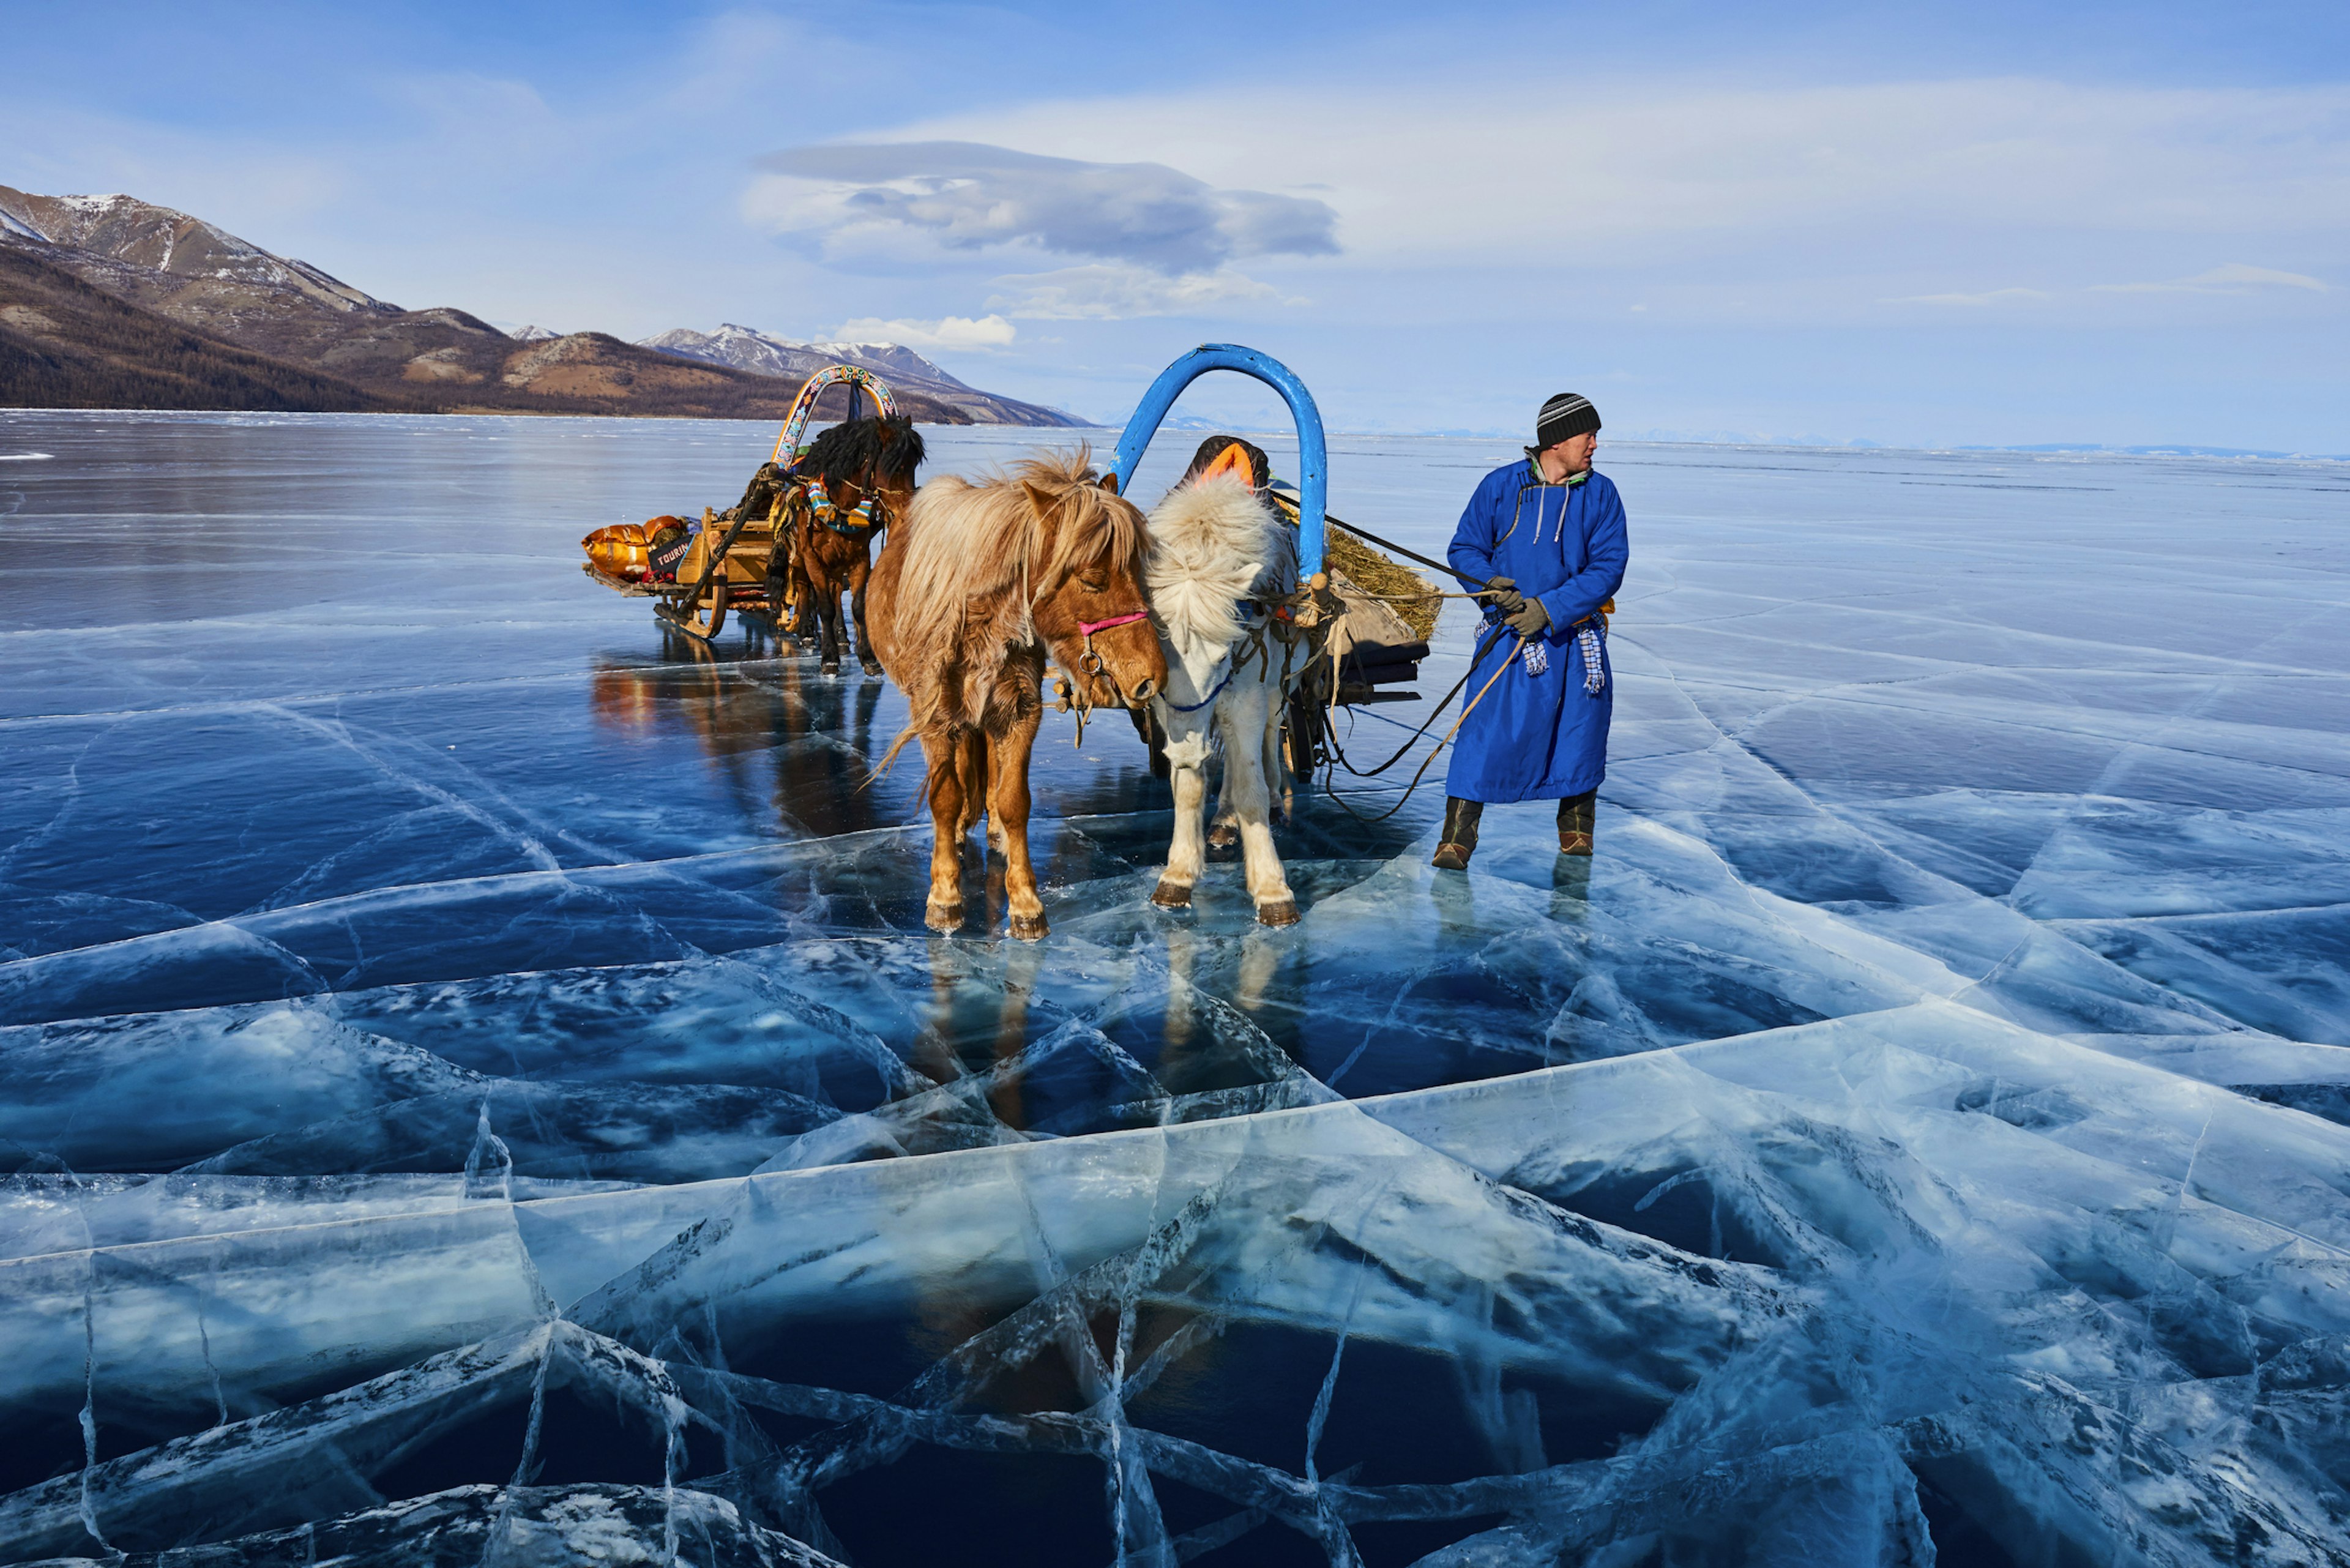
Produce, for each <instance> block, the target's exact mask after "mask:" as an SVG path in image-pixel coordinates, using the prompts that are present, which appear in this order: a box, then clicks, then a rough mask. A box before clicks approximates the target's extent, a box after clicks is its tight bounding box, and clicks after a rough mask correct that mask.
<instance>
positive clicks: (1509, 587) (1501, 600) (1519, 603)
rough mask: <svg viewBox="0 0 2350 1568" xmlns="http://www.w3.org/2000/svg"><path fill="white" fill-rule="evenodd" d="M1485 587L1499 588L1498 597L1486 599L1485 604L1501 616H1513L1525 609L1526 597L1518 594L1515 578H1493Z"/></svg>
mask: <svg viewBox="0 0 2350 1568" xmlns="http://www.w3.org/2000/svg"><path fill="white" fill-rule="evenodd" d="M1485 586H1486V587H1489V588H1499V589H1501V590H1502V591H1501V592H1500V593H1499V594H1498V595H1496V596H1495V597H1492V598H1490V599H1487V600H1486V601H1485V602H1486V603H1487V604H1489V605H1492V607H1494V608H1495V609H1497V610H1500V611H1501V612H1502V613H1503V615H1505V616H1512V615H1515V614H1517V613H1518V612H1519V611H1520V610H1522V609H1523V608H1525V607H1526V596H1525V595H1523V594H1522V593H1520V592H1518V579H1517V578H1515V577H1495V578H1494V579H1493V580H1492V582H1490V583H1488V584H1486V585H1485Z"/></svg>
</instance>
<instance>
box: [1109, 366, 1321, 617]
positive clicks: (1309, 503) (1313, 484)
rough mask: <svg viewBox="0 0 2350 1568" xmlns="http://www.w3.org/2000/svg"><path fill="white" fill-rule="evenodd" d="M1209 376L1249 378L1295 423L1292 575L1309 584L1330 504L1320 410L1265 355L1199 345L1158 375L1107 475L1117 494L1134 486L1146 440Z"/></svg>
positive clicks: (1302, 384) (1285, 369) (1121, 439)
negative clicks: (1113, 478) (1230, 373)
mask: <svg viewBox="0 0 2350 1568" xmlns="http://www.w3.org/2000/svg"><path fill="white" fill-rule="evenodd" d="M1210 370H1238V371H1239V372H1240V373H1241V374H1243V376H1254V377H1255V378H1256V379H1258V380H1260V381H1263V383H1264V384H1265V385H1266V386H1268V387H1271V388H1272V389H1274V391H1276V392H1279V393H1280V394H1281V399H1282V401H1284V402H1285V403H1287V404H1288V405H1289V415H1290V418H1292V419H1293V420H1295V421H1297V466H1298V470H1299V472H1298V475H1297V535H1298V537H1297V545H1298V549H1297V569H1298V574H1299V576H1301V577H1304V578H1311V577H1312V576H1314V574H1315V573H1316V572H1318V571H1320V570H1321V569H1322V539H1323V528H1324V523H1323V513H1324V509H1325V508H1326V506H1327V505H1328V504H1329V489H1330V454H1329V451H1328V449H1327V447H1326V445H1325V444H1324V442H1323V440H1322V410H1319V409H1317V408H1315V406H1314V394H1313V393H1311V392H1309V391H1307V390H1306V389H1305V382H1303V381H1301V380H1299V379H1297V377H1296V375H1295V373H1294V372H1292V371H1291V369H1289V367H1288V366H1286V365H1284V364H1283V363H1282V362H1281V361H1280V360H1278V359H1276V358H1274V357H1273V356H1272V355H1270V354H1265V353H1261V352H1259V351H1258V350H1256V349H1254V348H1242V347H1241V346H1240V345H1239V344H1237V343H1202V344H1201V345H1200V347H1198V348H1194V349H1192V350H1191V352H1190V353H1189V354H1186V355H1184V356H1183V357H1182V358H1180V359H1178V360H1176V361H1175V363H1173V364H1172V365H1170V366H1168V367H1167V369H1164V370H1162V371H1160V372H1159V379H1157V380H1155V381H1153V382H1151V383H1150V390H1149V391H1147V392H1145V393H1143V394H1142V402H1141V404H1140V406H1139V407H1138V408H1137V409H1136V410H1134V417H1133V418H1132V419H1130V420H1128V421H1126V432H1125V433H1124V434H1123V435H1121V436H1119V437H1118V460H1117V462H1115V463H1114V464H1112V466H1111V472H1114V473H1116V474H1117V475H1118V493H1119V494H1121V495H1123V494H1125V493H1127V490H1128V486H1129V485H1130V484H1132V483H1133V481H1134V471H1135V469H1136V468H1137V467H1138V466H1139V464H1140V463H1141V462H1142V454H1143V452H1145V451H1147V450H1148V449H1149V445H1150V438H1151V437H1152V436H1154V435H1157V434H1158V433H1159V421H1162V420H1164V419H1166V417H1167V410H1170V409H1171V408H1173V407H1174V406H1175V400H1176V398H1177V397H1179V396H1180V394H1181V393H1182V390H1183V389H1184V388H1186V387H1188V386H1190V385H1191V383H1192V382H1193V381H1196V380H1198V379H1200V378H1201V376H1203V375H1205V374H1206V373H1207V372H1208V371H1210Z"/></svg>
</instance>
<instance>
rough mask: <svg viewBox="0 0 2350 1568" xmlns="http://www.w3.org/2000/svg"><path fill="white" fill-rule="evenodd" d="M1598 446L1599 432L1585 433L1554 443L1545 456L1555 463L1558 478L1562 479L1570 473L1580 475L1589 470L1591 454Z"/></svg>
mask: <svg viewBox="0 0 2350 1568" xmlns="http://www.w3.org/2000/svg"><path fill="white" fill-rule="evenodd" d="M1598 446H1599V432H1598V431H1584V432H1583V433H1582V434H1581V435H1573V436H1569V437H1567V438H1566V439H1565V441H1556V442H1554V443H1553V444H1552V446H1551V448H1550V451H1549V452H1548V453H1547V454H1546V455H1548V456H1550V457H1552V458H1553V459H1555V461H1556V462H1557V463H1558V465H1559V469H1558V471H1559V474H1560V477H1562V478H1564V477H1565V476H1566V475H1567V474H1570V473H1581V472H1583V471H1584V470H1585V469H1586V468H1589V467H1590V466H1591V454H1592V453H1593V452H1595V451H1596V450H1597V449H1598Z"/></svg>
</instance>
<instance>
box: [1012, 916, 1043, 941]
mask: <svg viewBox="0 0 2350 1568" xmlns="http://www.w3.org/2000/svg"><path fill="white" fill-rule="evenodd" d="M1049 929H1051V928H1050V927H1048V926H1047V925H1045V917H1044V916H1042V915H1014V916H1013V917H1012V934H1013V935H1014V936H1015V937H1018V938H1019V939H1020V940H1022V941H1024V942H1036V941H1042V940H1045V932H1046V931H1047V930H1049Z"/></svg>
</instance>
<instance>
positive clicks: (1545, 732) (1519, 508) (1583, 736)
mask: <svg viewBox="0 0 2350 1568" xmlns="http://www.w3.org/2000/svg"><path fill="white" fill-rule="evenodd" d="M1445 559H1446V560H1448V561H1450V562H1451V564H1452V566H1453V569H1454V570H1456V571H1458V572H1460V573H1461V575H1462V576H1466V577H1471V578H1474V579H1475V580H1476V584H1477V585H1482V583H1483V582H1484V581H1485V580H1486V579H1488V578H1491V577H1511V578H1514V579H1515V580H1516V582H1517V585H1518V591H1519V592H1520V593H1523V594H1524V595H1525V596H1526V597H1528V598H1530V599H1539V600H1540V601H1542V607H1543V608H1544V610H1546V611H1548V612H1549V614H1550V624H1549V625H1548V626H1546V627H1544V628H1543V630H1542V632H1541V633H1540V634H1539V635H1538V636H1537V637H1536V638H1535V639H1534V640H1536V641H1539V642H1542V643H1544V644H1545V645H1546V646H1545V652H1546V653H1547V654H1548V657H1549V661H1550V668H1549V669H1547V670H1544V671H1543V672H1542V673H1541V674H1539V675H1534V674H1529V673H1528V672H1527V670H1526V666H1525V660H1524V658H1523V656H1522V655H1521V656H1517V657H1510V650H1511V649H1513V648H1515V647H1516V646H1517V640H1518V639H1517V634H1516V633H1515V632H1512V631H1508V630H1502V631H1499V632H1495V631H1493V630H1491V629H1488V628H1490V627H1492V626H1493V625H1495V624H1497V623H1498V621H1499V614H1498V612H1496V611H1492V610H1488V611H1487V612H1486V619H1487V628H1480V629H1479V640H1480V642H1481V643H1482V642H1484V641H1487V640H1490V641H1491V642H1492V647H1491V648H1490V649H1487V651H1486V653H1485V656H1484V657H1483V658H1482V659H1479V660H1478V661H1477V665H1476V668H1475V670H1472V671H1471V675H1470V679H1469V684H1468V687H1467V689H1466V691H1465V693H1464V694H1465V695H1467V696H1470V697H1473V696H1475V695H1476V694H1477V692H1478V691H1480V690H1482V688H1483V687H1484V685H1485V683H1486V681H1487V680H1491V679H1492V675H1493V670H1494V667H1495V661H1496V660H1498V659H1503V658H1505V657H1509V668H1508V669H1507V670H1504V671H1503V674H1502V677H1501V679H1500V680H1496V681H1494V682H1493V687H1492V691H1487V692H1486V693H1485V697H1484V700H1483V701H1481V702H1479V703H1478V704H1477V706H1476V708H1475V710H1474V711H1471V713H1470V714H1469V717H1468V719H1467V721H1466V722H1463V723H1462V724H1461V733H1460V735H1459V736H1458V737H1457V738H1456V739H1455V740H1454V742H1453V749H1452V762H1451V771H1450V772H1448V773H1447V774H1446V775H1445V784H1444V790H1445V793H1446V794H1452V795H1458V796H1460V797H1461V799H1463V800H1478V801H1488V802H1499V801H1512V800H1563V799H1565V797H1566V796H1568V795H1572V794H1583V793H1584V792H1585V791H1586V790H1592V789H1596V788H1598V787H1599V783H1600V781H1601V780H1602V779H1604V778H1606V777H1607V721H1608V719H1609V718H1610V717H1611V716H1612V715H1613V714H1614V712H1615V711H1616V680H1615V675H1614V672H1613V671H1612V670H1607V668H1606V665H1607V654H1606V652H1605V646H1606V641H1607V639H1606V638H1604V637H1603V638H1602V639H1600V641H1601V645H1602V652H1601V655H1600V660H1601V666H1602V670H1603V671H1604V672H1605V673H1606V674H1607V684H1606V685H1604V686H1602V687H1601V688H1600V689H1599V691H1597V692H1596V693H1594V692H1589V691H1585V690H1584V689H1583V649H1582V647H1581V639H1579V638H1577V637H1576V636H1575V623H1577V622H1578V621H1583V620H1586V619H1588V618H1592V617H1595V616H1596V615H1597V614H1598V611H1599V607H1600V606H1601V605H1603V604H1605V603H1607V600H1608V599H1609V598H1611V597H1614V595H1615V593H1616V590H1617V588H1618V587H1622V586H1623V582H1624V568H1625V566H1626V565H1627V563H1628V562H1629V560H1630V559H1631V545H1630V542H1629V540H1628V538H1627V535H1626V533H1625V528H1624V502H1623V498H1622V497H1621V496H1619V495H1617V493H1616V486H1615V485H1614V484H1612V483H1609V482H1608V480H1607V476H1606V475H1605V474H1602V473H1598V472H1593V473H1592V475H1591V476H1590V477H1589V478H1588V479H1586V480H1585V481H1583V483H1580V484H1546V483H1544V482H1543V477H1542V471H1541V470H1540V469H1539V468H1537V467H1535V466H1534V461H1533V460H1532V459H1531V458H1528V459H1524V460H1522V461H1520V462H1513V463H1511V464H1510V465H1509V466H1508V467H1506V468H1497V469H1495V470H1494V471H1493V472H1491V473H1489V474H1487V475H1486V476H1485V478H1484V481H1483V483H1481V484H1479V485H1478V486H1477V493H1475V494H1474V495H1472V496H1471V497H1470V498H1469V505H1468V507H1467V508H1466V509H1465V510H1464V511H1463V512H1462V513H1461V526H1460V528H1459V530H1458V531H1456V532H1455V533H1454V534H1453V535H1452V547H1451V549H1450V550H1448V551H1447V552H1446V553H1445ZM1472 586H1475V585H1472Z"/></svg>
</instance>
